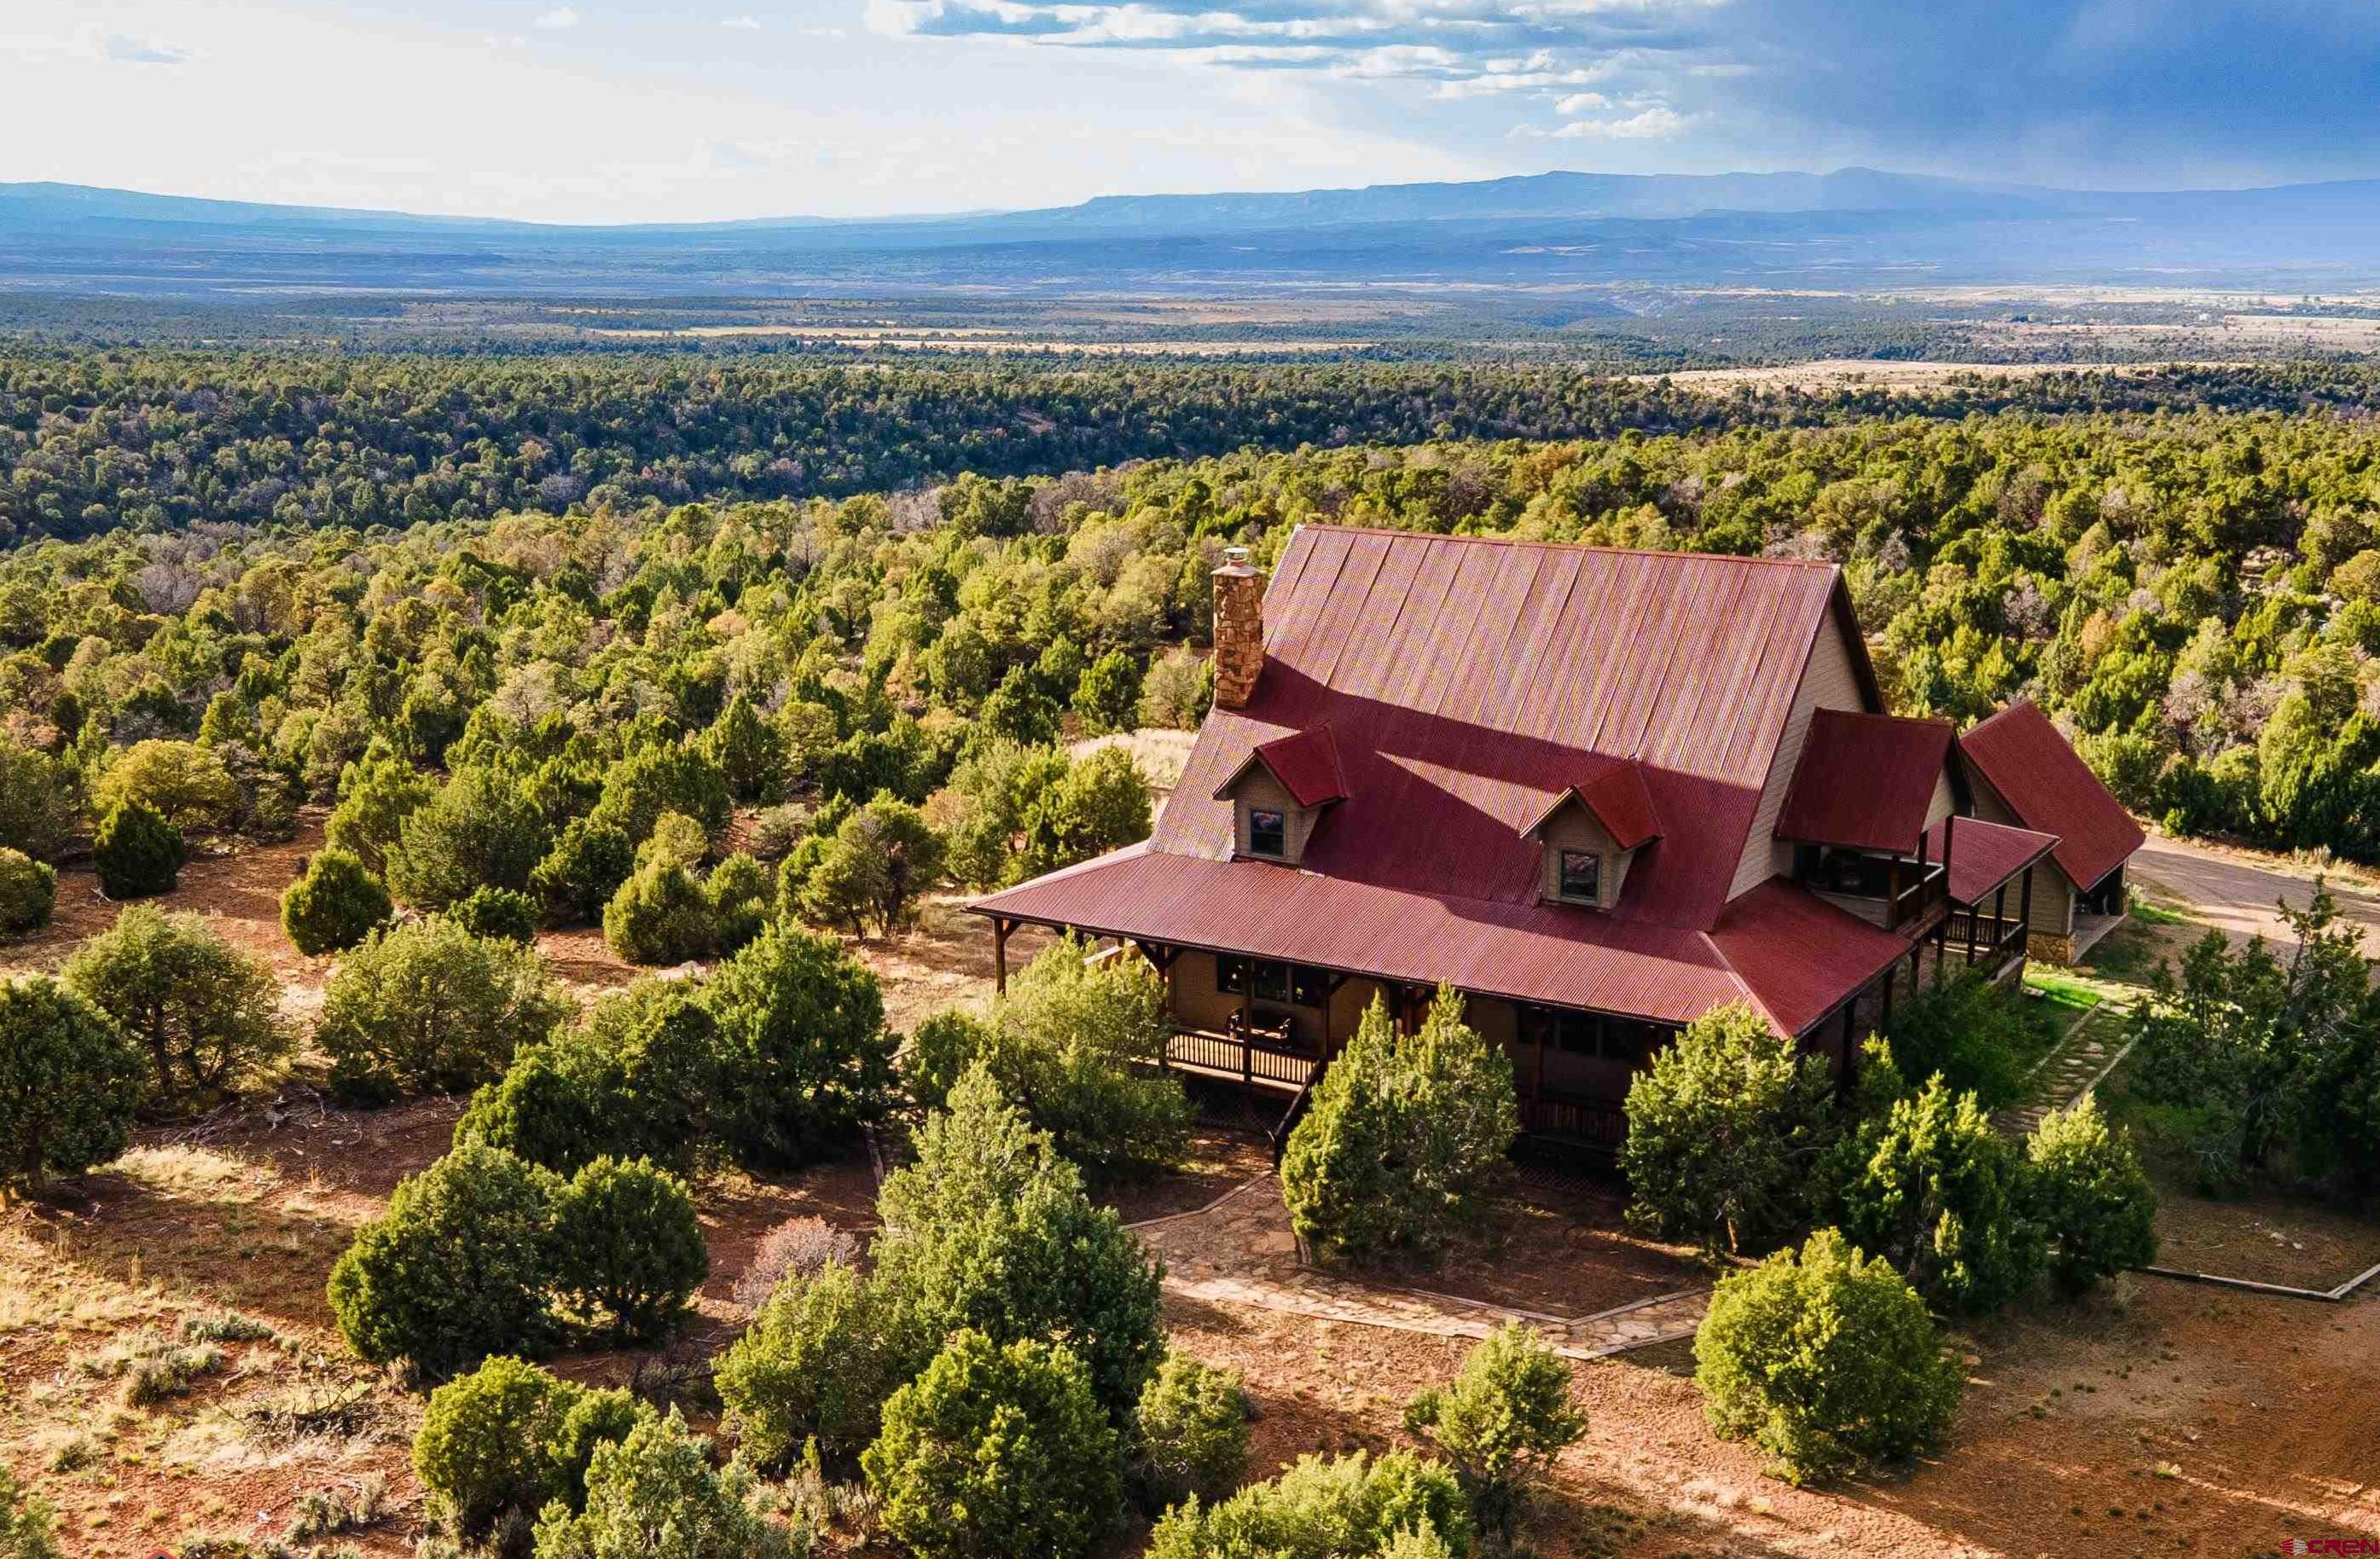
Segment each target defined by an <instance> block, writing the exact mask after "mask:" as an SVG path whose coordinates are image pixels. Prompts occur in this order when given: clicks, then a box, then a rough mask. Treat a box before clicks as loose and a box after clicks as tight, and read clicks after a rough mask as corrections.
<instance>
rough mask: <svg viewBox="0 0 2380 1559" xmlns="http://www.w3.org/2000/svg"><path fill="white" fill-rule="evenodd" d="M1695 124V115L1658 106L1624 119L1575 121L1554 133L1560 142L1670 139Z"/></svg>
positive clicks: (1661, 105) (1663, 105)
mask: <svg viewBox="0 0 2380 1559" xmlns="http://www.w3.org/2000/svg"><path fill="white" fill-rule="evenodd" d="M1693 123H1694V120H1693V118H1692V117H1691V116H1689V115H1683V114H1681V113H1679V112H1678V111H1677V110H1676V109H1674V108H1670V107H1669V106H1667V105H1666V104H1658V103H1657V104H1655V105H1654V106H1653V107H1651V108H1647V109H1645V110H1644V111H1643V112H1642V113H1638V114H1631V115H1628V116H1627V117H1626V118H1624V119H1573V120H1572V121H1571V122H1570V123H1569V124H1567V125H1564V126H1563V127H1561V128H1560V129H1559V130H1556V131H1554V132H1553V133H1554V136H1555V138H1556V139H1560V140H1666V139H1669V138H1670V137H1671V136H1673V135H1676V134H1677V133H1678V132H1679V131H1681V130H1682V129H1684V128H1685V127H1687V126H1689V125H1691V124H1693Z"/></svg>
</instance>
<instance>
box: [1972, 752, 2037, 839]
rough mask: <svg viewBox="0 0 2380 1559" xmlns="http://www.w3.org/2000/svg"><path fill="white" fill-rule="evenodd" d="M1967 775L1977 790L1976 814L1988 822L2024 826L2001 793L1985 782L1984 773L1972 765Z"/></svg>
mask: <svg viewBox="0 0 2380 1559" xmlns="http://www.w3.org/2000/svg"><path fill="white" fill-rule="evenodd" d="M1967 777H1968V779H1969V780H1970V781H1971V782H1972V787H1973V791H1974V792H1975V816H1978V817H1980V818H1982V819H1983V820H1984V821H1985V822H1986V823H2005V824H2007V825H2008V826H2009V827H2010V828H2022V827H2024V825H2023V824H2022V823H2020V822H2018V821H2017V818H2016V814H2015V813H2013V812H2010V810H2009V809H2008V804H2007V803H2006V802H2004V801H2002V800H2000V793H1999V792H1998V791H1995V790H1993V789H1992V788H1991V787H1990V786H1989V785H1987V784H1985V783H1984V777H1983V776H1982V775H1980V774H1977V773H1976V772H1975V771H1974V770H1973V768H1972V767H1971V768H1969V769H1968V770H1967Z"/></svg>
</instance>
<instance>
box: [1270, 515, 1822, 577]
mask: <svg viewBox="0 0 2380 1559" xmlns="http://www.w3.org/2000/svg"><path fill="white" fill-rule="evenodd" d="M1290 529H1291V531H1292V533H1295V532H1297V531H1301V530H1335V531H1340V532H1342V533H1344V534H1346V535H1350V536H1382V537H1388V538H1397V539H1409V540H1415V541H1458V542H1461V543H1463V545H1465V546H1475V547H1536V548H1541V549H1543V550H1547V551H1558V552H1601V553H1604V554H1607V555H1609V556H1611V557H1619V558H1677V559H1681V560H1686V561H1691V562H1715V563H1751V564H1755V565H1757V566H1759V567H1762V568H1795V569H1819V570H1823V571H1825V572H1827V573H1829V574H1840V573H1841V572H1842V566H1843V565H1842V564H1840V563H1839V562H1832V561H1830V560H1826V559H1820V558H1755V557H1747V556H1746V555H1744V554H1743V553H1741V552H1693V551H1687V550H1684V549H1682V548H1677V547H1606V546H1603V545H1600V544H1599V543H1597V542H1592V541H1547V540H1541V539H1539V538H1535V537H1526V536H1469V535H1460V534H1457V533H1455V532H1452V531H1438V530H1404V529H1401V528H1399V527H1398V526H1345V525H1340V524H1339V523H1337V522H1336V521H1333V520H1312V521H1305V520H1301V521H1300V522H1298V523H1297V524H1296V525H1294V526H1291V527H1290Z"/></svg>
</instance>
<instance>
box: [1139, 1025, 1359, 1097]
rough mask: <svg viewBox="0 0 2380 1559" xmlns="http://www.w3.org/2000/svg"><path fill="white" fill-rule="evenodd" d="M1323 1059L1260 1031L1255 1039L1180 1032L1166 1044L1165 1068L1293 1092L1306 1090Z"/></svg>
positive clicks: (1207, 1031) (1234, 1034) (1201, 1031)
mask: <svg viewBox="0 0 2380 1559" xmlns="http://www.w3.org/2000/svg"><path fill="white" fill-rule="evenodd" d="M1321 1064H1322V1058H1321V1057H1319V1056H1317V1055H1316V1054H1314V1052H1313V1051H1312V1050H1310V1049H1308V1048H1306V1047H1305V1046H1304V1045H1299V1044H1297V1043H1295V1042H1294V1041H1289V1040H1281V1039H1278V1038H1274V1037H1272V1036H1270V1035H1268V1034H1266V1033H1263V1032H1262V1031H1258V1032H1257V1033H1256V1034H1255V1035H1254V1036H1253V1037H1243V1036H1242V1035H1241V1034H1240V1033H1237V1032H1227V1033H1215V1032H1214V1031H1212V1030H1210V1029H1191V1028H1180V1029H1176V1030H1174V1031H1173V1033H1172V1036H1171V1037H1169V1038H1168V1039H1167V1040H1166V1042H1165V1065H1166V1066H1168V1067H1182V1068H1185V1069H1187V1070H1193V1071H1198V1072H1203V1073H1205V1074H1207V1075H1208V1076H1214V1077H1225V1078H1233V1077H1236V1078H1238V1079H1239V1080H1240V1081H1241V1082H1243V1083H1246V1084H1250V1085H1252V1086H1253V1085H1268V1086H1270V1087H1274V1088H1282V1089H1288V1090H1290V1091H1293V1092H1294V1091H1295V1090H1297V1089H1300V1088H1303V1087H1305V1084H1306V1083H1307V1082H1308V1081H1310V1080H1311V1079H1312V1078H1313V1076H1314V1073H1315V1071H1316V1070H1317V1069H1318V1067H1320V1065H1321Z"/></svg>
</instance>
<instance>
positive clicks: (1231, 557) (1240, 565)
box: [1215, 547, 1257, 579]
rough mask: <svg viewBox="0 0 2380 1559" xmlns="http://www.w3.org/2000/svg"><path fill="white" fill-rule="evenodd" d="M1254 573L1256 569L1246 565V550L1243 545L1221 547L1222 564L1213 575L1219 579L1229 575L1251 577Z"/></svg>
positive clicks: (1254, 575) (1232, 576) (1253, 576)
mask: <svg viewBox="0 0 2380 1559" xmlns="http://www.w3.org/2000/svg"><path fill="white" fill-rule="evenodd" d="M1256 574H1257V571H1256V570H1255V569H1254V568H1251V567H1250V566H1248V550H1247V549H1246V548H1245V547H1226V548H1224V549H1223V566H1222V567H1220V568H1219V569H1217V570H1216V571H1215V576H1216V577H1217V578H1219V579H1220V578H1225V577H1231V578H1245V579H1253V578H1255V577H1256Z"/></svg>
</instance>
